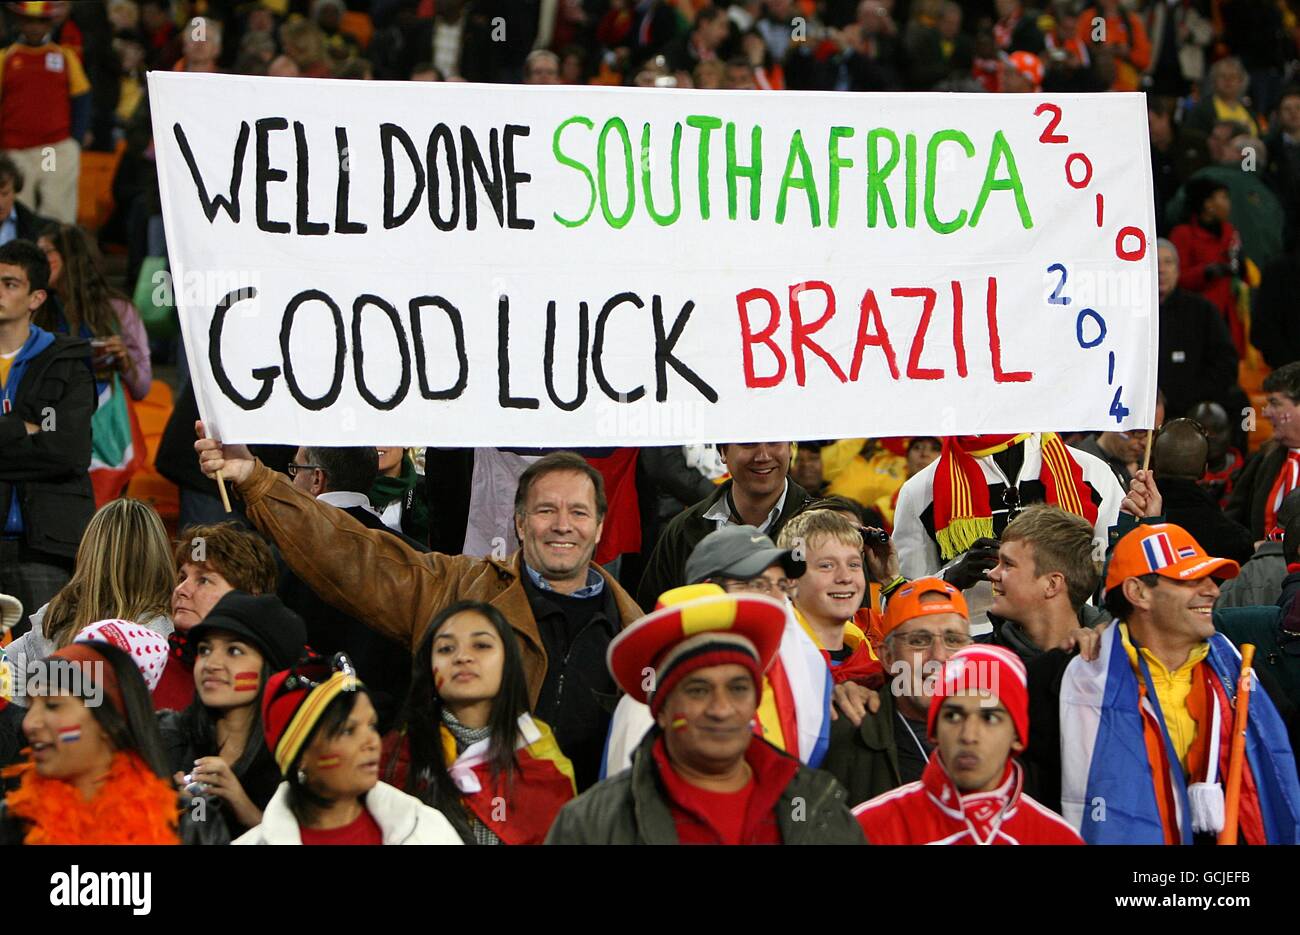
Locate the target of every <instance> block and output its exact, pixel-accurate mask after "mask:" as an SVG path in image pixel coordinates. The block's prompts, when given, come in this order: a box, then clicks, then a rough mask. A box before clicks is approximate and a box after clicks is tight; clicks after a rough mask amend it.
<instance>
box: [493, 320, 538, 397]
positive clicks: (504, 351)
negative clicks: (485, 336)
mask: <svg viewBox="0 0 1300 935" xmlns="http://www.w3.org/2000/svg"><path fill="white" fill-rule="evenodd" d="M497 403H498V404H499V405H500V406H501V408H502V409H537V408H539V405H540V404H539V403H538V402H537V400H536V399H534V398H533V397H532V396H511V395H510V296H508V295H503V296H501V299H500V301H498V302H497Z"/></svg>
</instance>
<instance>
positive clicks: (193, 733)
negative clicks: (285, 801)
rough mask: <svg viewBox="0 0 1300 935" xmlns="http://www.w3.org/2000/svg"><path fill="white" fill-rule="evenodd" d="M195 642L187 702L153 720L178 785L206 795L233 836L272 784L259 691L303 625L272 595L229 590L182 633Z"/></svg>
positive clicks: (258, 814) (275, 780) (283, 663)
mask: <svg viewBox="0 0 1300 935" xmlns="http://www.w3.org/2000/svg"><path fill="white" fill-rule="evenodd" d="M188 640H189V643H190V644H191V645H193V646H194V647H195V662H194V689H195V692H194V701H193V702H191V703H190V706H189V707H188V708H186V709H185V710H184V711H181V712H176V711H163V712H160V713H159V715H158V723H159V727H160V729H161V730H162V735H163V741H164V744H165V746H166V749H167V754H168V759H169V762H170V766H171V769H172V770H173V772H174V774H175V775H174V778H175V779H176V782H177V784H178V785H180V786H181V787H182V788H183V789H185V790H186V791H187V792H189V793H190V794H191V795H192V796H210V797H212V798H213V799H215V801H216V803H217V804H218V805H219V806H220V808H219V812H220V816H221V818H222V819H223V820H224V822H225V824H226V825H227V826H228V828H229V830H230V835H231V837H232V838H233V837H238V836H239V835H240V834H243V833H244V832H245V831H247V830H248V829H249V828H252V827H254V826H256V825H258V824H259V823H260V822H261V821H262V810H263V809H264V808H266V804H267V803H268V802H269V801H270V800H271V796H272V795H274V794H275V789H276V786H278V785H279V784H280V771H279V769H277V767H276V765H275V760H274V759H273V758H272V757H271V755H270V752H269V751H268V750H267V749H266V743H265V741H264V736H263V729H262V716H261V710H262V709H261V704H262V691H263V689H264V688H265V686H266V683H267V680H268V679H269V678H270V676H271V674H272V673H273V672H276V671H278V670H280V669H284V668H286V667H287V666H289V665H290V664H291V663H292V662H293V661H294V660H295V659H297V658H298V657H299V656H300V655H301V654H302V652H303V648H304V645H305V644H306V641H307V631H306V627H305V626H304V625H303V622H302V618H300V617H299V616H298V615H297V614H295V613H294V612H293V611H291V610H289V609H288V608H287V607H285V606H284V604H282V603H281V602H280V599H279V598H277V597H275V596H274V595H269V594H263V595H257V596H254V595H251V594H245V593H244V592H242V591H231V592H230V593H229V594H227V595H225V596H224V597H222V598H221V600H220V601H218V602H217V603H216V605H215V606H214V607H213V608H212V611H211V612H210V613H209V614H208V616H207V617H206V618H204V620H203V622H202V623H200V624H198V625H197V626H195V627H194V628H193V629H192V630H190V631H189V633H188Z"/></svg>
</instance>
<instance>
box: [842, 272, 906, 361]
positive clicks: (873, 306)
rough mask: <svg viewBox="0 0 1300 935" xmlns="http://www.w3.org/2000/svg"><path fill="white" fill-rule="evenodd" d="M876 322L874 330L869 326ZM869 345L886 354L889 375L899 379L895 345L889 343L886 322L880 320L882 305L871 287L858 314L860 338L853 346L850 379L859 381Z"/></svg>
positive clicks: (863, 298)
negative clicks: (864, 352) (863, 359)
mask: <svg viewBox="0 0 1300 935" xmlns="http://www.w3.org/2000/svg"><path fill="white" fill-rule="evenodd" d="M872 323H874V324H875V330H874V332H873V331H871V330H869V326H870V325H871V324H872ZM867 347H878V348H880V350H881V351H883V352H884V354H885V362H886V363H888V364H889V375H890V376H891V377H893V378H894V379H895V380H897V379H898V360H897V358H895V356H894V346H893V345H892V344H890V343H889V332H888V331H886V330H885V323H884V322H883V321H881V320H880V305H879V304H878V303H877V302H876V293H875V292H873V291H872V290H871V289H868V290H867V294H866V295H864V296H863V297H862V314H861V315H859V316H858V338H857V343H856V344H855V345H854V347H853V364H852V365H851V366H850V367H849V379H850V380H852V381H853V382H855V383H856V382H857V380H858V374H859V373H860V372H861V371H862V352H863V350H864V349H866V348H867Z"/></svg>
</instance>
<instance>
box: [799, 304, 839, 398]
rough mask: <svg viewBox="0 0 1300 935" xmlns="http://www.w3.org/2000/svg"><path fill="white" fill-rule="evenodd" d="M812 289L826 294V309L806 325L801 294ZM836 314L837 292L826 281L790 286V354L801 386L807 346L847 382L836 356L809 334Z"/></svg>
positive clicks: (815, 331)
mask: <svg viewBox="0 0 1300 935" xmlns="http://www.w3.org/2000/svg"><path fill="white" fill-rule="evenodd" d="M812 289H816V290H817V291H819V292H821V293H823V294H825V296H826V311H825V312H823V313H822V317H821V318H818V319H817V320H816V321H815V322H813V323H812V324H811V325H805V324H804V323H803V310H802V309H801V308H800V306H799V296H801V295H803V294H804V293H805V292H808V291H809V290H812ZM834 315H835V293H834V292H833V291H832V290H831V287H830V286H828V285H827V284H826V283H824V282H816V281H813V282H801V283H798V284H797V285H793V286H791V287H790V354H791V356H793V357H794V379H795V382H796V383H798V384H799V385H800V386H803V385H804V361H803V349H804V348H805V347H806V348H808V350H810V351H812V352H813V353H814V354H816V355H817V356H818V357H820V358H821V359H822V360H824V361H825V362H826V366H828V367H830V368H831V373H833V374H835V376H837V377H838V378H839V381H840V382H841V383H843V382H845V379H846V378H845V376H844V371H843V370H841V369H840V365H839V364H837V363H836V362H835V358H834V357H832V356H831V355H830V354H828V353H826V349H825V348H824V347H822V346H821V345H820V344H818V343H817V342H816V341H813V340H812V339H810V338H809V337H808V335H810V334H816V333H817V332H818V331H820V330H821V329H822V327H823V326H824V325H825V324H826V322H828V321H830V320H831V318H832V317H833V316H834Z"/></svg>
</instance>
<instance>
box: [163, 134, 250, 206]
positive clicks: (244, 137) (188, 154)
mask: <svg viewBox="0 0 1300 935" xmlns="http://www.w3.org/2000/svg"><path fill="white" fill-rule="evenodd" d="M172 132H173V133H174V134H175V135H176V142H177V144H178V145H179V146H180V148H181V156H183V157H184V158H185V165H187V166H189V169H190V177H191V178H192V179H194V188H195V190H196V191H197V192H198V193H199V203H200V204H202V205H203V213H204V214H205V215H206V216H207V218H208V223H212V221H213V220H215V219H216V216H217V209H218V208H221V209H223V210H224V211H225V212H226V214H227V215H228V216H229V217H230V220H232V221H234V222H235V223H236V224H238V223H239V180H240V179H241V178H243V175H244V152H245V151H246V150H247V149H248V121H244V122H243V123H241V124H240V125H239V138H238V139H237V140H235V158H234V160H233V161H232V162H231V165H230V194H229V195H222V194H220V193H218V194H216V195H214V196H213V197H212V198H208V188H207V186H206V185H204V184H203V177H202V176H201V175H199V166H198V163H196V162H195V161H194V152H193V151H192V150H191V149H190V141H189V140H187V139H186V138H185V131H184V130H182V129H181V125H180V124H179V123H174V124H172Z"/></svg>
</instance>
